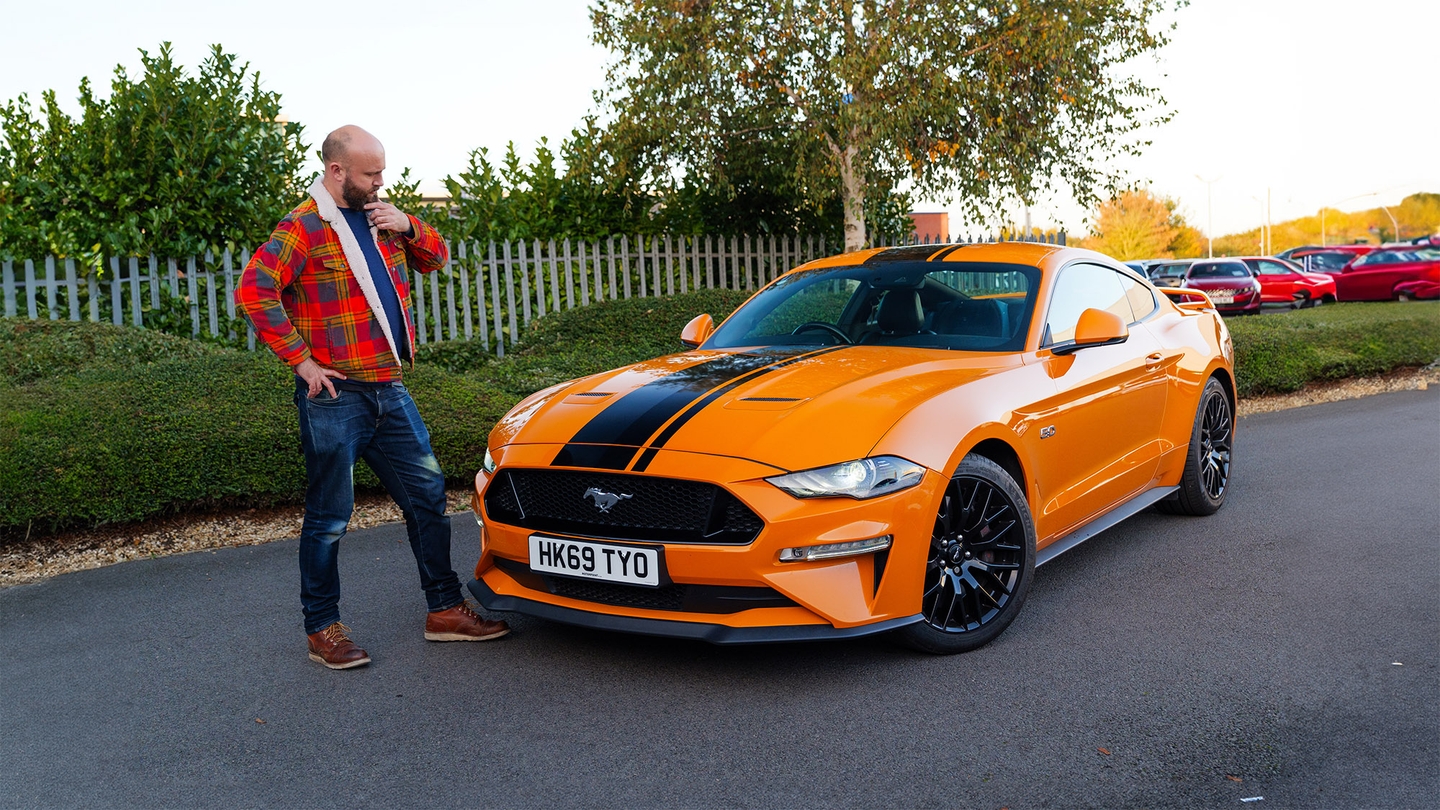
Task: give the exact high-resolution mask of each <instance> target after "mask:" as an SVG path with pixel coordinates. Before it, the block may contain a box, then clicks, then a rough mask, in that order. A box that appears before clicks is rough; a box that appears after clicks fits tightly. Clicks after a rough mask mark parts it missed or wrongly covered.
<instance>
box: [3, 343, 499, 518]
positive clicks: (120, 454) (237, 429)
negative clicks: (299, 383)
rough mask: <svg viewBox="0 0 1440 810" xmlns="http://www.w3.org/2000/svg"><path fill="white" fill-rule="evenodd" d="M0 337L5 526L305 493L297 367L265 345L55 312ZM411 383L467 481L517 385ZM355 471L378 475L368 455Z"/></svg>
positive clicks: (289, 498)
mask: <svg viewBox="0 0 1440 810" xmlns="http://www.w3.org/2000/svg"><path fill="white" fill-rule="evenodd" d="M0 345H4V346H5V350H4V351H3V352H0V371H3V372H5V373H6V379H7V380H8V382H7V383H3V384H0V532H3V531H4V529H6V528H7V527H8V528H18V529H20V530H22V531H23V530H26V529H29V528H31V525H32V522H33V527H34V528H35V529H38V530H42V531H43V530H53V529H59V528H64V527H68V526H76V525H98V524H104V523H115V522H125V521H134V520H141V519H145V518H149V517H154V516H157V515H162V514H167V513H171V512H175V511H178V510H181V509H188V508H197V507H204V506H207V505H215V504H226V505H235V506H240V505H250V506H255V505H269V504H276V503H299V502H302V501H303V500H304V497H305V463H304V457H303V456H302V455H301V452H300V434H299V427H298V425H297V423H296V418H295V411H294V406H293V404H292V401H291V400H292V397H293V393H294V378H293V376H292V375H291V374H290V372H289V369H287V368H286V367H285V366H284V365H283V364H281V363H280V362H279V361H277V360H276V359H275V358H274V356H272V355H270V354H269V353H268V352H255V353H250V352H246V351H240V350H234V349H224V348H218V347H214V346H207V345H205V344H201V343H196V342H193V341H189V340H185V339H182V338H173V337H170V336H168V335H162V334H158V333H154V332H148V331H144V330H139V329H131V328H128V327H114V326H109V325H104V324H88V323H66V322H48V321H46V322H26V321H0ZM406 384H407V386H408V387H409V388H410V390H411V392H412V394H413V395H414V397H415V400H416V402H417V403H418V404H419V407H420V410H421V412H422V413H424V414H425V419H426V422H427V423H428V424H429V427H430V430H431V434H432V444H433V446H434V449H435V454H436V457H437V458H438V459H439V461H440V464H441V468H442V469H444V470H446V472H447V473H449V474H450V477H451V479H452V480H453V481H454V482H455V483H462V482H465V481H468V480H470V477H471V476H473V475H474V473H475V470H476V468H478V466H479V464H480V459H481V457H482V456H483V455H484V453H485V441H486V437H487V434H488V433H489V431H490V428H491V426H492V425H494V423H495V422H496V421H497V420H498V419H499V418H500V417H501V416H503V415H504V413H505V411H507V410H509V408H510V407H511V406H512V405H513V404H514V403H515V401H516V400H517V399H518V397H516V396H515V395H513V394H509V393H504V392H499V391H496V390H495V389H494V388H493V387H490V386H488V385H487V384H486V383H485V382H484V381H483V379H482V378H480V377H478V376H464V375H458V374H451V373H448V372H445V371H443V370H439V369H416V370H415V372H414V373H413V374H411V375H409V376H408V377H407V379H406ZM356 483H357V485H358V486H360V487H362V488H367V487H368V488H374V487H377V486H378V482H377V481H376V480H375V478H374V477H373V476H372V475H371V474H370V472H369V470H368V468H366V467H365V465H363V464H361V465H357V471H356Z"/></svg>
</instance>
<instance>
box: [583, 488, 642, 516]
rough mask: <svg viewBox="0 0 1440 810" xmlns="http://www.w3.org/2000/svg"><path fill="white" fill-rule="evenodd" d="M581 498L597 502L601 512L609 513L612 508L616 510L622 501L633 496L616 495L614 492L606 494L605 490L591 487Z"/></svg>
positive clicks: (596, 504)
mask: <svg viewBox="0 0 1440 810" xmlns="http://www.w3.org/2000/svg"><path fill="white" fill-rule="evenodd" d="M581 497H582V498H590V499H591V500H593V501H595V506H597V507H599V509H600V511H601V512H609V511H610V510H611V509H612V508H614V506H615V504H617V503H620V502H621V501H623V500H625V499H626V498H629V497H631V496H630V495H624V494H621V495H616V494H614V493H612V492H605V491H604V490H600V489H596V488H595V487H590V488H589V489H587V490H585V494H584V495H582V496H581Z"/></svg>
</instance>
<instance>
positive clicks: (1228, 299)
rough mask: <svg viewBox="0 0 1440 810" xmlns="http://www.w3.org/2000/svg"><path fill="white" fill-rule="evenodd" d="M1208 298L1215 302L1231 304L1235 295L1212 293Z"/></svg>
mask: <svg viewBox="0 0 1440 810" xmlns="http://www.w3.org/2000/svg"><path fill="white" fill-rule="evenodd" d="M1210 300H1211V301H1213V302H1214V303H1217V304H1233V303H1235V296H1233V295H1212V296H1210Z"/></svg>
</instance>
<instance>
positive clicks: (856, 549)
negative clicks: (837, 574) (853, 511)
mask: <svg viewBox="0 0 1440 810" xmlns="http://www.w3.org/2000/svg"><path fill="white" fill-rule="evenodd" d="M892 539H893V538H892V537H891V535H888V534H887V535H885V536H884V537H872V538H870V539H869V540H851V541H849V542H845V543H823V544H821V545H818V546H799V547H797V548H785V549H781V550H780V562H809V561H811V560H833V559H835V558H836V557H851V556H854V555H856V554H869V553H871V552H875V551H883V550H885V549H887V548H889V547H890V541H891V540H892Z"/></svg>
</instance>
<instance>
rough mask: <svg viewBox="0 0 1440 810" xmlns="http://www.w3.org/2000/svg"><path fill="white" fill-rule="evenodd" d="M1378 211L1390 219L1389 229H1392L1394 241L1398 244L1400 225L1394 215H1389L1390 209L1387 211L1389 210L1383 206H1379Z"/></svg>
mask: <svg viewBox="0 0 1440 810" xmlns="http://www.w3.org/2000/svg"><path fill="white" fill-rule="evenodd" d="M1380 210H1381V211H1384V212H1385V216H1387V217H1390V227H1392V228H1394V229H1395V241H1396V242H1399V241H1400V223H1399V222H1398V221H1397V220H1396V219H1395V215H1394V214H1392V213H1390V209H1389V208H1386V207H1385V206H1383V205H1382V206H1380Z"/></svg>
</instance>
